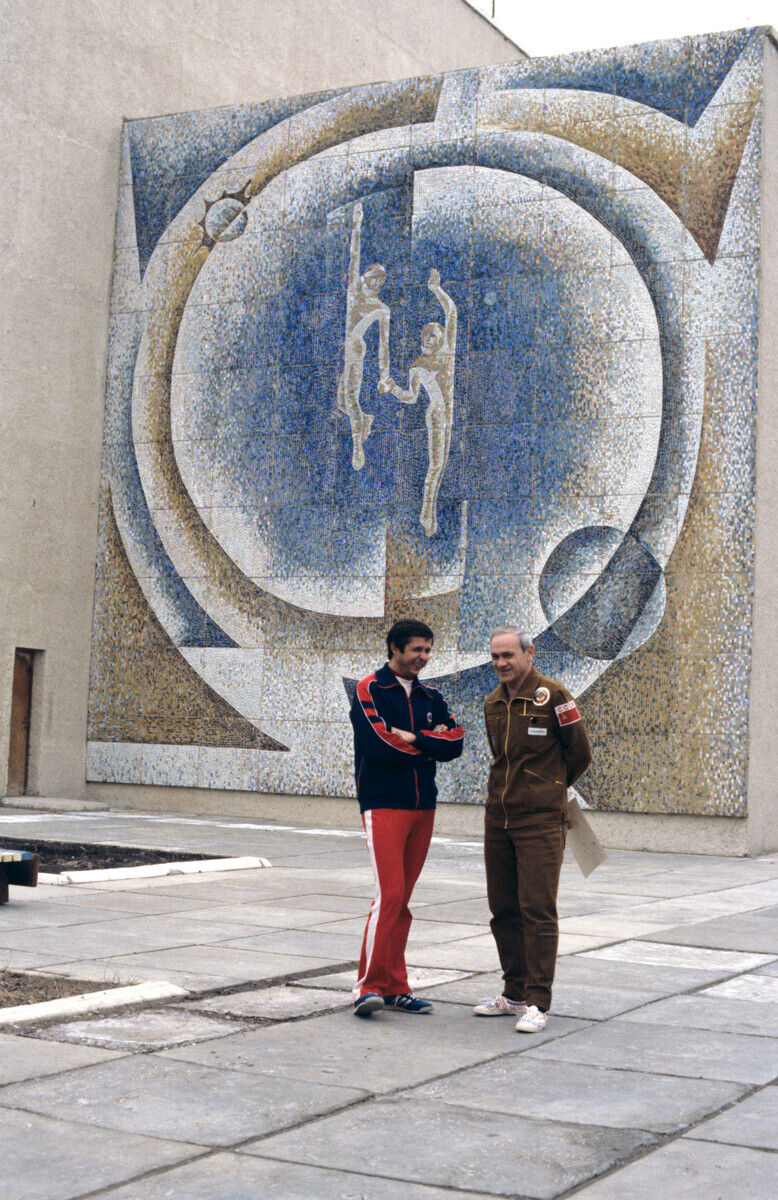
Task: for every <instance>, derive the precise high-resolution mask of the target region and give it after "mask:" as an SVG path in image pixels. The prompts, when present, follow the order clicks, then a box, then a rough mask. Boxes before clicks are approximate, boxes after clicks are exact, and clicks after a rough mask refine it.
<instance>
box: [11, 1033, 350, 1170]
mask: <svg viewBox="0 0 778 1200" xmlns="http://www.w3.org/2000/svg"><path fill="white" fill-rule="evenodd" d="M292 1028H293V1027H292ZM239 1036H240V1035H239ZM168 1053H176V1052H171V1051H164V1052H163V1054H168ZM163 1054H140V1055H132V1056H129V1057H123V1058H122V1059H121V1060H117V1061H114V1062H107V1063H100V1064H98V1065H97V1066H93V1067H84V1068H83V1069H81V1070H79V1071H68V1072H67V1073H66V1074H64V1075H55V1076H53V1077H49V1078H47V1079H43V1080H39V1081H36V1082H34V1083H16V1084H11V1085H10V1087H7V1088H5V1089H4V1090H3V1091H2V1092H0V1105H2V1106H4V1107H5V1108H9V1109H14V1108H19V1109H25V1110H26V1111H28V1112H37V1113H42V1114H44V1115H46V1116H50V1117H59V1118H64V1119H66V1120H75V1121H77V1122H78V1124H79V1125H84V1124H86V1125H89V1126H90V1127H91V1126H100V1127H101V1128H103V1129H118V1130H123V1131H124V1132H126V1133H135V1134H144V1135H151V1136H156V1137H161V1138H164V1139H166V1140H169V1141H174V1142H175V1141H178V1142H195V1143H197V1144H200V1145H212V1146H230V1145H233V1144H235V1143H237V1142H241V1141H244V1140H245V1139H247V1138H252V1137H258V1136H260V1135H262V1134H266V1133H270V1132H272V1131H273V1130H276V1129H284V1128H286V1127H287V1126H289V1125H296V1124H298V1123H299V1122H301V1121H306V1120H310V1119H311V1118H312V1117H316V1116H320V1115H321V1114H323V1113H329V1112H332V1111H333V1110H335V1109H338V1108H343V1107H345V1106H347V1105H350V1104H353V1102H354V1101H355V1100H359V1099H361V1098H363V1097H364V1096H365V1094H366V1093H365V1092H362V1091H357V1090H355V1089H354V1088H348V1087H342V1086H339V1085H338V1083H337V1082H333V1081H330V1082H328V1083H324V1084H322V1083H312V1082H307V1083H298V1082H297V1081H296V1080H294V1079H287V1078H283V1077H275V1076H273V1075H264V1076H263V1077H262V1079H261V1082H260V1080H259V1079H258V1077H257V1075H256V1074H249V1073H248V1072H245V1071H238V1070H226V1069H219V1070H214V1069H212V1068H209V1067H203V1066H201V1065H200V1064H199V1063H196V1062H183V1061H174V1060H173V1059H170V1058H166V1057H163ZM0 1111H2V1112H3V1115H4V1108H3V1109H0ZM82 1136H83V1135H82Z"/></svg>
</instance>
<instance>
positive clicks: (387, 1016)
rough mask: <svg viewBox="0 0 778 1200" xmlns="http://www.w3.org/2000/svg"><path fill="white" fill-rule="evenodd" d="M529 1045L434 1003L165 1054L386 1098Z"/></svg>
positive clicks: (505, 1029) (343, 1015) (566, 1026)
mask: <svg viewBox="0 0 778 1200" xmlns="http://www.w3.org/2000/svg"><path fill="white" fill-rule="evenodd" d="M580 1028H581V1023H580V1022H578V1021H572V1020H569V1019H566V1018H562V1017H560V1018H558V1019H556V1020H555V1021H553V1022H549V1025H548V1028H547V1029H546V1030H544V1032H543V1033H541V1034H538V1035H535V1036H533V1038H532V1039H531V1041H532V1044H533V1045H537V1044H538V1042H537V1040H536V1038H539V1039H541V1040H542V1041H546V1040H551V1039H554V1038H562V1039H564V1035H565V1034H568V1033H571V1032H572V1031H574V1030H576V1029H580ZM528 1041H530V1039H527V1038H524V1037H522V1035H520V1034H517V1033H516V1032H515V1030H514V1027H513V1024H511V1022H508V1021H503V1022H500V1021H483V1020H479V1019H478V1018H477V1017H473V1016H472V1015H471V1014H470V1013H469V1012H468V1011H467V1010H466V1009H463V1008H462V1006H461V1005H454V1004H449V1005H436V1006H435V1012H434V1013H432V1014H428V1015H425V1016H412V1015H409V1014H408V1013H403V1012H388V1011H387V1012H382V1013H377V1014H375V1015H374V1016H373V1017H371V1018H370V1019H369V1020H361V1019H359V1018H357V1017H355V1016H354V1014H353V1013H352V1012H351V1011H347V1012H337V1013H332V1014H329V1015H325V1016H320V1017H313V1018H311V1019H310V1020H307V1021H299V1022H293V1023H291V1024H283V1025H271V1026H264V1027H261V1028H258V1029H252V1030H250V1031H248V1032H246V1033H238V1034H235V1035H234V1036H233V1037H228V1038H220V1039H219V1040H218V1041H214V1042H205V1043H203V1044H200V1045H197V1046H185V1047H182V1048H181V1049H178V1050H166V1051H164V1054H165V1056H166V1057H169V1058H171V1059H176V1060H178V1061H186V1062H193V1063H201V1064H203V1065H205V1066H208V1067H213V1068H216V1069H217V1070H226V1071H232V1070H238V1071H254V1072H256V1073H257V1074H262V1075H263V1076H264V1075H273V1076H277V1077H278V1078H279V1079H289V1080H291V1079H295V1080H301V1081H303V1080H310V1081H311V1082H312V1083H332V1082H337V1083H338V1084H340V1085H342V1086H344V1087H350V1088H358V1089H361V1090H362V1091H369V1092H375V1093H377V1094H383V1093H386V1092H391V1091H394V1090H395V1089H396V1088H404V1087H408V1086H409V1085H411V1084H414V1083H421V1082H423V1081H425V1080H428V1079H431V1078H434V1077H435V1076H438V1075H445V1074H449V1073H450V1072H451V1071H455V1070H457V1069H458V1068H461V1067H466V1066H473V1065H474V1064H475V1063H479V1062H484V1061H485V1060H487V1059H490V1058H495V1057H497V1056H499V1055H501V1054H508V1053H512V1052H517V1051H519V1050H521V1049H524V1048H525V1044H526V1043H527V1042H528ZM527 1048H528V1047H527Z"/></svg>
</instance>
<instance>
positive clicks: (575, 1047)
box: [529, 1017, 778, 1083]
mask: <svg viewBox="0 0 778 1200" xmlns="http://www.w3.org/2000/svg"><path fill="white" fill-rule="evenodd" d="M529 1053H530V1054H531V1055H532V1057H537V1058H538V1059H544V1060H546V1059H559V1060H562V1061H564V1062H578V1063H589V1064H591V1065H592V1066H599V1067H617V1068H621V1069H623V1070H634V1069H635V1068H636V1067H640V1069H641V1070H642V1071H649V1072H652V1073H656V1074H660V1073H661V1074H667V1075H680V1076H688V1077H690V1078H693V1079H728V1080H731V1081H732V1082H733V1083H767V1082H768V1081H769V1080H771V1079H773V1078H774V1077H775V1075H776V1074H778V1044H776V1043H774V1042H772V1041H771V1040H770V1039H769V1038H763V1037H750V1036H749V1035H748V1034H741V1033H713V1032H711V1031H710V1030H707V1029H688V1028H687V1029H677V1028H673V1027H672V1026H669V1025H659V1024H656V1025H647V1024H638V1023H637V1022H634V1021H629V1020H628V1019H627V1018H626V1017H614V1018H613V1020H612V1021H607V1022H603V1024H601V1025H592V1026H590V1027H589V1028H587V1029H584V1030H581V1031H580V1032H579V1033H574V1034H572V1035H571V1036H570V1037H565V1038H557V1039H556V1040H555V1041H554V1042H550V1043H547V1044H546V1045H544V1046H539V1047H538V1048H537V1049H532V1050H530V1051H529Z"/></svg>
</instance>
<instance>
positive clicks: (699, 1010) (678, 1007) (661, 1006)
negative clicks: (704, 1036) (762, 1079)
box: [624, 984, 778, 1038]
mask: <svg viewBox="0 0 778 1200" xmlns="http://www.w3.org/2000/svg"><path fill="white" fill-rule="evenodd" d="M720 986H722V987H723V986H726V985H724V984H722V985H720ZM624 1019H625V1020H627V1021H640V1022H646V1023H647V1024H649V1025H677V1026H679V1027H681V1028H686V1027H687V1026H691V1027H692V1028H693V1029H715V1030H717V1031H722V1032H732V1033H750V1034H753V1035H754V1036H756V1037H774V1038H778V1005H775V1006H773V1005H772V1004H765V1003H756V1002H755V1001H752V1000H734V999H732V1000H728V999H726V997H724V996H721V995H716V994H711V993H710V992H707V993H706V992H699V993H697V994H696V995H694V996H671V997H669V998H668V999H666V1000H659V1001H658V1002H657V1003H655V1004H647V1005H646V1006H645V1008H640V1009H637V1010H636V1011H634V1012H629V1013H627V1014H626V1015H625V1018H624Z"/></svg>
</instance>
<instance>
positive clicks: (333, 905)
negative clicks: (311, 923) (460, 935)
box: [283, 892, 415, 919]
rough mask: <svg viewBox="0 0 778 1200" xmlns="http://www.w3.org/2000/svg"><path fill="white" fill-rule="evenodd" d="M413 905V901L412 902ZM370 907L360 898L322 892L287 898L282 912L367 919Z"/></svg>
mask: <svg viewBox="0 0 778 1200" xmlns="http://www.w3.org/2000/svg"><path fill="white" fill-rule="evenodd" d="M414 904H415V900H414ZM369 907H370V905H369V904H367V905H366V904H365V901H364V899H363V897H362V896H339V895H331V896H328V895H326V894H325V893H323V892H314V893H312V894H310V895H307V896H289V897H287V898H285V899H284V905H283V911H284V912H293V911H294V910H295V909H298V908H307V909H315V910H317V911H319V912H321V911H325V912H330V913H334V914H335V919H337V916H339V915H340V916H347V915H349V914H351V915H352V916H360V915H361V916H362V917H367V912H368V909H369Z"/></svg>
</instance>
